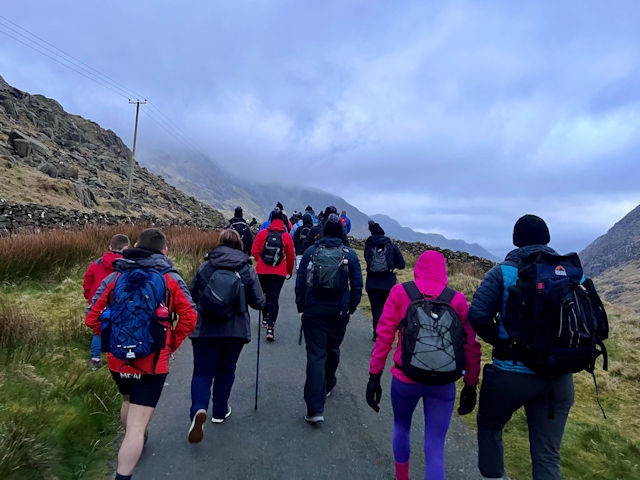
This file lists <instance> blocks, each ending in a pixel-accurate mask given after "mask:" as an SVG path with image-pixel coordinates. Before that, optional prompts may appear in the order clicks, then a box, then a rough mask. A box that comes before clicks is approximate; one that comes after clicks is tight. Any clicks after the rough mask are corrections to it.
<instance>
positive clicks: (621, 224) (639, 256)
mask: <svg viewBox="0 0 640 480" xmlns="http://www.w3.org/2000/svg"><path fill="white" fill-rule="evenodd" d="M580 259H581V260H582V264H583V265H584V270H585V272H586V274H587V275H589V276H591V277H594V278H595V282H596V285H597V287H598V291H599V292H600V294H601V296H602V297H603V298H604V299H606V300H607V301H609V302H612V303H618V304H622V305H626V306H628V307H631V308H633V309H634V310H635V311H637V312H640V298H639V297H638V290H639V289H640V205H638V206H637V207H636V208H634V209H633V210H632V211H631V212H629V213H628V214H627V215H625V216H624V217H623V218H622V219H621V220H620V221H618V222H617V223H616V224H615V225H614V226H613V227H611V229H609V231H608V232H607V233H606V234H604V235H602V236H601V237H598V238H597V239H596V240H595V241H593V242H592V243H591V244H590V245H589V246H588V247H587V248H585V249H584V250H583V251H582V252H580Z"/></svg>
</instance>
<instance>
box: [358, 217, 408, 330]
mask: <svg viewBox="0 0 640 480" xmlns="http://www.w3.org/2000/svg"><path fill="white" fill-rule="evenodd" d="M369 231H370V232H371V236H370V237H369V238H367V240H366V241H365V243H364V257H365V260H366V261H367V281H366V284H365V290H366V291H367V296H368V297H369V303H370V304H371V317H372V320H373V337H372V340H373V341H374V342H375V341H376V337H377V334H376V328H377V327H378V320H380V315H382V309H383V307H384V302H386V301H387V297H389V292H390V291H391V289H392V288H393V286H394V285H395V284H396V283H398V279H397V278H396V274H395V273H394V271H393V270H394V269H398V270H402V269H403V268H404V267H405V261H404V257H403V256H402V252H400V249H399V248H398V246H397V245H396V244H395V243H393V242H392V241H391V239H390V238H389V237H387V236H385V234H384V230H383V229H382V227H381V226H380V225H379V224H378V223H376V222H374V221H373V220H369ZM387 244H388V245H389V247H390V248H392V250H393V255H392V257H393V261H392V262H389V263H391V265H389V267H392V268H389V269H388V270H387V271H386V272H372V271H371V269H370V267H371V265H370V262H369V259H370V255H371V251H372V250H375V249H378V248H383V247H384V246H385V245H387Z"/></svg>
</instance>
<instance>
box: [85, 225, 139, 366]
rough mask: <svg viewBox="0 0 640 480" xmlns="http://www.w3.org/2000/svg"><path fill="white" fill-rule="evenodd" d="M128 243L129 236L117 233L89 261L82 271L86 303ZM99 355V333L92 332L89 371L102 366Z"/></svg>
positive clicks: (110, 270) (111, 269)
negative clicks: (103, 249)
mask: <svg viewBox="0 0 640 480" xmlns="http://www.w3.org/2000/svg"><path fill="white" fill-rule="evenodd" d="M129 245H130V242H129V237H127V236H126V235H124V234H122V233H118V234H116V235H114V236H113V237H112V238H111V242H110V243H109V250H108V251H107V252H105V253H104V254H103V255H102V257H100V258H99V259H97V260H95V261H94V262H91V264H90V265H89V267H88V268H87V271H86V272H85V273H84V279H83V281H82V286H83V289H84V298H85V299H86V300H87V303H88V304H91V300H92V299H93V296H94V295H95V294H96V291H97V290H98V287H99V286H100V284H101V283H102V280H104V279H105V278H106V277H107V276H108V275H109V274H110V273H113V262H114V261H115V260H117V259H118V258H122V252H124V251H125V250H126V249H127V248H129ZM101 357H102V355H101V344H100V335H97V334H94V335H93V336H92V337H91V360H90V363H89V369H90V370H91V371H95V370H98V369H99V368H101V367H102V358H101Z"/></svg>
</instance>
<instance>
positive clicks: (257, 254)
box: [251, 207, 296, 342]
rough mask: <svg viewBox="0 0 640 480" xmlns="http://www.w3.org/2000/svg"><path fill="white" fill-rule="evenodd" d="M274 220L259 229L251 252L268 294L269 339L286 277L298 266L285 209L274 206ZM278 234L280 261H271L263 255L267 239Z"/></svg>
mask: <svg viewBox="0 0 640 480" xmlns="http://www.w3.org/2000/svg"><path fill="white" fill-rule="evenodd" d="M269 216H270V217H271V223H269V226H268V227H267V228H265V229H264V230H260V231H259V232H258V234H257V235H256V238H255V240H254V241H253V248H252V249H251V255H252V256H253V258H254V259H255V260H256V262H257V263H256V272H257V273H258V279H259V280H260V285H261V286H262V291H263V292H264V295H265V297H266V300H267V302H266V306H265V307H264V309H263V310H262V312H263V317H262V323H263V326H264V327H266V328H267V334H266V339H267V341H268V342H273V341H274V340H275V333H274V327H275V323H276V319H277V318H278V311H279V310H280V303H279V299H280V291H281V290H282V286H283V285H284V281H285V279H289V278H291V274H292V273H293V267H294V266H295V261H296V254H295V249H294V247H293V239H292V238H291V235H289V233H287V230H286V228H285V226H284V223H283V219H282V218H283V217H282V212H281V211H280V209H279V208H277V207H276V208H274V209H273V211H272V212H271V214H270V215H269ZM273 237H276V238H277V237H279V242H280V243H281V247H279V248H281V250H282V251H281V252H279V255H280V261H279V263H277V264H275V265H274V264H269V263H267V262H265V260H264V258H263V252H264V251H265V247H266V245H265V242H266V241H267V239H269V238H272V239H273Z"/></svg>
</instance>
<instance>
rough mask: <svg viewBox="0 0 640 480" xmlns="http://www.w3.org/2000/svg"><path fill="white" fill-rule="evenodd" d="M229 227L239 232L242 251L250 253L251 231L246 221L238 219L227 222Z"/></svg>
mask: <svg viewBox="0 0 640 480" xmlns="http://www.w3.org/2000/svg"><path fill="white" fill-rule="evenodd" d="M229 228H233V229H234V230H235V231H236V232H238V233H239V234H240V238H241V239H242V245H243V247H244V248H243V251H244V253H247V254H250V253H251V243H252V241H253V234H252V233H251V228H250V227H249V225H248V224H247V222H244V221H239V222H233V223H231V224H229Z"/></svg>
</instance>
